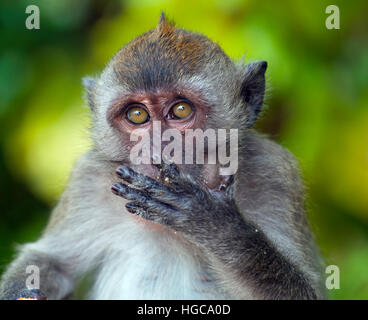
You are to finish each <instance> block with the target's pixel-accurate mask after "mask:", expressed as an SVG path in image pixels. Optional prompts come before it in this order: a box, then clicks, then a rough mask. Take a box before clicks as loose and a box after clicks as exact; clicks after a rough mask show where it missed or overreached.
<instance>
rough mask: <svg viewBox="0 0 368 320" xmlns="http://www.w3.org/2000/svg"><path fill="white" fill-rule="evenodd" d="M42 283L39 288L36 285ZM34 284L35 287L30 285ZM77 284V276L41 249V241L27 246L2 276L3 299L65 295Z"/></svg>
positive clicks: (1, 293)
mask: <svg viewBox="0 0 368 320" xmlns="http://www.w3.org/2000/svg"><path fill="white" fill-rule="evenodd" d="M37 283H39V289H33V288H34V287H33V286H34V285H36V286H37ZM30 285H31V287H29V286H30ZM72 288H73V277H72V276H71V275H70V274H68V272H67V269H66V268H64V267H63V264H62V263H61V262H60V261H58V260H57V259H55V258H53V257H52V255H48V254H45V253H42V252H40V251H39V250H38V249H37V243H34V244H29V245H25V246H23V248H22V250H21V252H20V254H19V256H18V258H17V259H15V260H14V261H13V262H12V264H11V265H10V266H9V267H8V269H7V271H6V272H5V273H4V275H3V277H2V279H1V286H0V300H16V299H19V298H30V299H35V300H43V299H46V298H47V299H63V298H65V297H66V296H67V295H68V294H69V293H70V292H71V290H72Z"/></svg>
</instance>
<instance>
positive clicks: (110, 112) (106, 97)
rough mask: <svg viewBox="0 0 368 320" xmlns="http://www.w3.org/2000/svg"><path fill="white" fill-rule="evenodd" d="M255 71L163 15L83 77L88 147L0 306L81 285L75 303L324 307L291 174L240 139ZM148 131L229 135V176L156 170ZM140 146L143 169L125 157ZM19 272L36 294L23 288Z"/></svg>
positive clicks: (247, 133) (264, 149)
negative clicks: (273, 302)
mask: <svg viewBox="0 0 368 320" xmlns="http://www.w3.org/2000/svg"><path fill="white" fill-rule="evenodd" d="M266 69H267V63H266V62H265V61H256V62H250V63H248V64H246V65H244V63H243V62H239V63H238V62H234V61H232V60H231V59H230V58H229V57H228V56H227V55H226V54H225V53H224V51H223V50H222V49H221V48H220V47H219V45H218V44H216V43H214V42H213V41H211V40H209V39H208V38H207V37H205V36H203V35H201V34H197V33H193V32H189V31H186V30H183V29H180V28H177V27H175V25H174V24H173V23H171V22H169V21H168V20H167V19H166V18H165V16H164V15H162V16H161V18H160V21H159V23H158V26H157V27H156V28H154V29H153V30H150V31H148V32H146V33H145V34H143V35H141V36H139V37H138V38H136V39H134V40H133V41H131V42H129V43H128V44H126V45H125V46H124V47H123V48H122V49H121V50H120V51H118V52H117V53H116V54H115V56H114V57H113V58H112V59H111V61H110V62H109V63H108V65H107V66H106V68H105V69H104V70H103V71H102V73H101V74H100V75H99V76H98V77H96V78H86V79H85V80H84V85H85V87H86V91H87V97H88V103H89V106H90V108H91V116H92V128H91V136H92V140H93V147H92V149H91V150H90V151H89V152H88V153H87V154H85V155H83V156H82V157H81V158H80V159H79V160H78V161H77V163H76V165H75V167H74V169H73V171H72V174H71V177H70V182H69V184H68V185H67V187H66V190H65V191H64V193H63V194H62V196H61V198H60V201H59V202H58V204H57V206H56V208H55V209H54V210H53V212H52V216H51V218H50V221H49V223H48V225H47V227H46V229H45V231H44V232H43V234H42V236H41V237H40V239H39V240H38V241H36V242H34V243H28V244H25V245H23V246H21V248H20V250H19V253H18V255H17V258H16V259H15V260H14V261H13V262H12V263H11V264H10V265H9V267H8V268H7V270H6V271H5V273H4V274H3V276H2V282H1V288H0V296H1V298H2V299H19V298H22V299H27V298H31V299H73V298H76V297H75V294H74V293H75V292H76V290H77V288H78V287H79V286H80V283H81V281H82V280H83V279H85V278H86V277H87V275H88V277H89V279H91V280H90V281H89V286H88V289H87V290H86V292H85V296H84V297H83V298H86V299H323V298H324V297H325V292H324V288H323V279H322V272H321V267H322V263H321V258H320V256H319V253H318V249H317V247H316V244H315V242H314V240H313V236H312V234H311V232H310V229H309V227H308V223H307V220H306V214H305V207H304V201H305V198H304V188H303V183H302V182H301V179H300V177H299V176H300V175H299V169H298V166H297V164H296V161H295V160H294V158H293V156H292V155H291V154H290V153H289V152H288V151H286V150H285V149H284V148H283V147H281V146H280V145H278V144H277V143H275V142H273V141H270V140H269V139H268V138H266V137H265V136H263V135H261V134H258V133H256V132H255V131H254V130H253V129H252V127H253V125H254V123H255V121H256V120H257V118H258V116H259V113H260V111H261V108H262V104H263V100H264V92H265V72H266ZM154 123H156V124H157V123H158V124H160V126H161V130H162V132H163V131H165V130H168V129H175V130H176V132H179V136H180V135H183V136H184V135H185V134H186V132H187V131H189V130H191V129H192V130H196V129H199V130H203V131H205V130H207V129H213V131H215V132H220V131H217V130H219V129H222V130H227V131H226V132H227V135H226V139H225V140H224V141H225V142H226V143H227V142H229V140H230V138H229V135H228V133H229V130H231V129H235V130H236V132H237V148H236V150H235V151H236V155H237V170H236V172H232V173H228V174H227V173H226V168H225V169H224V168H220V167H221V166H220V164H219V163H209V161H207V162H206V161H205V162H204V163H199V164H198V163H196V162H195V161H193V163H191V164H187V163H185V161H182V163H177V162H178V161H176V162H175V161H171V160H172V159H171V160H170V159H169V158H170V153H169V154H168V155H167V156H166V158H165V157H163V156H162V151H163V149H164V148H165V147H168V144H169V143H170V142H169V141H163V142H162V145H161V146H160V148H157V147H156V148H153V147H152V144H153V140H154V135H152V131H153V125H154ZM145 133H148V134H149V136H150V137H151V138H149V139H148V142H149V144H150V145H149V146H148V151H147V150H146V151H145V152H146V154H147V155H148V158H149V159H151V160H152V161H151V163H139V161H138V162H137V161H133V160H132V158H131V157H130V153H131V151H132V149H134V147H135V146H136V145H137V143H139V141H141V140H139V139H137V137H138V136H140V137H142V136H143V135H144V134H145ZM219 134H220V133H218V135H219ZM216 141H220V139H218V140H216ZM234 141H235V140H234ZM209 145H210V143H209V142H208V143H207V145H206V146H205V147H204V148H203V151H204V158H205V160H206V159H207V160H208V159H209V157H210V156H209V151H210V150H209V149H210V147H209ZM223 147H224V146H223V145H222V146H220V145H219V144H218V145H216V146H215V147H212V149H216V150H217V151H218V150H220V148H222V150H225V152H227V151H229V150H228V149H229V148H228V147H227V148H223ZM154 149H155V150H154ZM216 150H215V151H216ZM230 151H231V150H230ZM142 152H143V151H142ZM194 154H195V152H194ZM182 158H183V159H184V158H185V153H183V154H182ZM220 169H223V171H222V173H221V174H220ZM30 265H31V266H36V267H37V268H38V270H39V277H40V279H39V284H40V286H39V288H29V287H27V285H26V282H27V277H28V276H29V275H28V274H27V273H26V268H27V266H30Z"/></svg>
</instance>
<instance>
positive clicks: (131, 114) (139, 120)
mask: <svg viewBox="0 0 368 320" xmlns="http://www.w3.org/2000/svg"><path fill="white" fill-rule="evenodd" d="M127 117H128V120H129V121H130V122H132V123H134V124H143V123H146V122H147V121H149V115H148V112H147V111H146V110H145V109H143V108H142V107H139V106H135V107H132V108H130V109H129V110H128V111H127Z"/></svg>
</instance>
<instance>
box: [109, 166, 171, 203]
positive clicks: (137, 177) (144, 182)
mask: <svg viewBox="0 0 368 320" xmlns="http://www.w3.org/2000/svg"><path fill="white" fill-rule="evenodd" d="M116 173H117V175H118V176H119V177H120V178H121V179H123V180H124V181H126V182H128V183H130V184H132V185H133V186H134V187H137V188H140V189H143V190H145V191H147V192H149V193H150V194H154V195H156V196H157V195H161V194H162V193H169V192H172V191H173V190H171V189H169V188H168V187H167V186H166V185H164V184H162V183H160V182H158V181H156V180H154V179H152V178H150V177H147V176H145V175H143V174H140V173H137V172H135V171H134V170H132V169H131V168H129V167H128V166H120V167H118V168H117V169H116Z"/></svg>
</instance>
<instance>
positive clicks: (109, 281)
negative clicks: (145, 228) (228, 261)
mask: <svg viewBox="0 0 368 320" xmlns="http://www.w3.org/2000/svg"><path fill="white" fill-rule="evenodd" d="M136 240H137V239H136V238H134V237H132V238H129V241H128V243H125V245H124V246H123V247H122V248H121V250H116V251H112V252H110V253H109V254H108V255H107V256H106V257H105V259H104V263H103V264H102V266H101V268H100V270H99V272H98V274H97V278H96V282H95V285H94V287H93V290H92V292H91V298H93V299H224V298H226V297H225V296H224V295H223V294H221V291H220V290H219V288H218V286H217V284H216V282H215V281H213V280H212V279H211V276H210V275H209V274H208V272H207V271H206V268H205V266H203V264H201V263H199V262H198V260H197V259H195V258H194V257H193V256H192V255H191V252H189V251H185V250H183V248H182V247H180V246H178V245H175V244H173V243H170V242H169V241H166V242H164V243H157V242H155V240H154V239H150V240H151V241H148V240H149V239H146V240H147V241H142V239H140V241H138V242H137V241H136Z"/></svg>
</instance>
